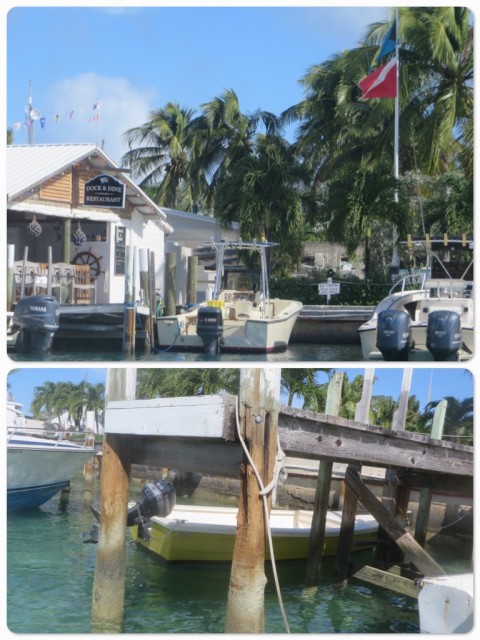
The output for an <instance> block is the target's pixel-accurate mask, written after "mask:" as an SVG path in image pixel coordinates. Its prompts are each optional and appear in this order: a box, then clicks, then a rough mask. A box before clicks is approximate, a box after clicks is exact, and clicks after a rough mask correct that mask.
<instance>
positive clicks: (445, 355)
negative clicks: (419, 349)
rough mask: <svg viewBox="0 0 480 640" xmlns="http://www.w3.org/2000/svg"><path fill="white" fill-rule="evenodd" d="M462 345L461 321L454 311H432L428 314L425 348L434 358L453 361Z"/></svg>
mask: <svg viewBox="0 0 480 640" xmlns="http://www.w3.org/2000/svg"><path fill="white" fill-rule="evenodd" d="M461 346H462V323H461V320H460V316H459V315H458V313H456V312H455V311H448V310H446V309H443V310H439V311H432V312H431V313H430V314H429V315H428V324H427V349H428V350H429V351H430V353H431V354H432V355H433V358H434V360H444V361H446V360H449V361H455V360H457V359H458V351H459V349H460V347H461Z"/></svg>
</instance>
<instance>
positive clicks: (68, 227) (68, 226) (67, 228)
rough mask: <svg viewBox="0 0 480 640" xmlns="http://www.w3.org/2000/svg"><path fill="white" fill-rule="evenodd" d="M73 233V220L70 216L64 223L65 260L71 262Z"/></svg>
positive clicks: (67, 262)
mask: <svg viewBox="0 0 480 640" xmlns="http://www.w3.org/2000/svg"><path fill="white" fill-rule="evenodd" d="M71 235H72V221H71V219H70V218H66V219H65V221H64V223H63V262H65V263H66V264H70V260H71V244H70V243H71V241H72V240H71Z"/></svg>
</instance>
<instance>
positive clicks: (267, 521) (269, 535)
mask: <svg viewBox="0 0 480 640" xmlns="http://www.w3.org/2000/svg"><path fill="white" fill-rule="evenodd" d="M235 419H236V425H237V434H238V439H239V440H240V444H241V445H242V448H243V450H244V452H245V455H246V456H247V459H248V461H249V463H250V465H251V467H252V469H253V472H254V474H255V477H256V478H257V482H258V486H259V487H260V492H259V495H260V496H261V498H262V501H263V511H264V514H265V526H266V529H267V538H268V546H269V549H270V561H271V563H272V571H273V578H274V581H275V589H276V591H277V598H278V604H279V606H280V611H281V613H282V618H283V624H284V626H285V630H286V632H287V633H290V627H289V625H288V620H287V614H286V612H285V607H284V605H283V598H282V592H281V590H280V583H279V581H278V574H277V567H276V564H275V555H274V553H273V540H272V531H271V529H270V514H269V512H268V502H267V495H268V493H270V491H271V490H272V489H273V488H274V487H275V486H276V483H277V480H278V475H279V473H280V471H281V468H279V471H278V473H277V474H276V475H274V478H273V480H272V482H270V484H269V485H268V487H267V488H265V486H264V485H263V481H262V478H261V477H260V474H259V473H258V469H257V467H256V466H255V463H254V462H253V460H252V457H251V455H250V452H249V450H248V448H247V445H246V444H245V441H244V439H243V437H242V434H241V432H240V419H239V416H238V398H237V402H236V403H235ZM278 446H280V443H279V442H278ZM281 453H282V454H283V455H284V456H285V454H284V453H283V451H282V452H281ZM278 457H279V453H277V459H278ZM280 457H281V456H280Z"/></svg>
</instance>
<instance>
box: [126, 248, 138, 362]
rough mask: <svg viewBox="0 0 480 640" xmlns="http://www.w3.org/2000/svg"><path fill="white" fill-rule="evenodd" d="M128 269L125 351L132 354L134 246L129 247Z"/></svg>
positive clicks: (134, 312)
mask: <svg viewBox="0 0 480 640" xmlns="http://www.w3.org/2000/svg"><path fill="white" fill-rule="evenodd" d="M126 250H127V269H126V274H125V314H124V315H125V320H124V323H125V326H124V329H123V333H124V345H123V350H124V352H125V353H127V354H129V355H132V354H134V353H135V321H136V317H135V316H136V309H135V280H134V268H135V267H134V264H135V258H136V251H135V248H134V247H131V246H129V247H127V248H126Z"/></svg>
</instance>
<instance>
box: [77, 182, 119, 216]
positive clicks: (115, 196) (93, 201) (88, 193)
mask: <svg viewBox="0 0 480 640" xmlns="http://www.w3.org/2000/svg"><path fill="white" fill-rule="evenodd" d="M83 204H84V205H85V206H89V207H109V208H116V209H119V208H120V209H123V207H124V206H125V185H124V184H123V183H122V182H119V181H118V180H116V179H115V178H112V176H108V175H106V174H102V175H100V176H96V177H95V178H92V179H91V180H89V181H88V182H86V183H85V192H84V196H83Z"/></svg>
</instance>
